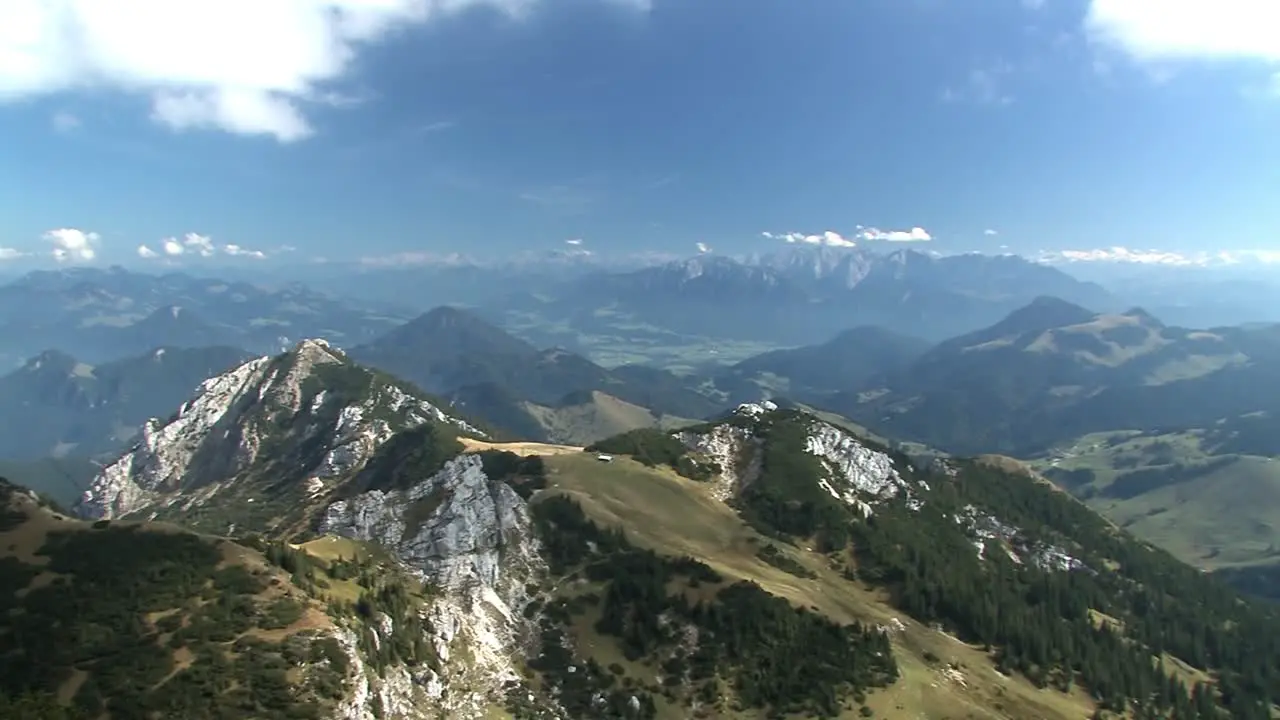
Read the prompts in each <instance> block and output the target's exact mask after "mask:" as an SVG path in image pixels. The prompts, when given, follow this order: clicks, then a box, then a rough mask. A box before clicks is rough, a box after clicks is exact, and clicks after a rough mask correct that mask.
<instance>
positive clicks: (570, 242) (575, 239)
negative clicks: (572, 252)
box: [564, 238, 582, 245]
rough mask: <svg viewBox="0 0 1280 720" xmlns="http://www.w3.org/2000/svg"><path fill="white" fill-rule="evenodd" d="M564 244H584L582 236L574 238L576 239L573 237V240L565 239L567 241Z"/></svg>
mask: <svg viewBox="0 0 1280 720" xmlns="http://www.w3.org/2000/svg"><path fill="white" fill-rule="evenodd" d="M564 244H565V245H581V244H582V238H574V239H572V240H565V241H564Z"/></svg>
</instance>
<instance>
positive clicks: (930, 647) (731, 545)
mask: <svg viewBox="0 0 1280 720" xmlns="http://www.w3.org/2000/svg"><path fill="white" fill-rule="evenodd" d="M509 449H512V450H513V451H516V452H520V453H522V454H542V455H543V456H544V458H545V460H546V463H547V466H548V471H549V481H550V484H549V486H548V487H547V489H545V490H543V491H542V492H541V494H540V496H539V497H545V496H547V495H549V494H567V495H570V496H572V497H574V498H575V499H577V500H578V501H579V502H580V503H581V505H582V508H583V510H585V511H586V513H587V514H588V515H589V516H590V517H591V518H592V519H593V520H595V521H596V522H597V523H600V524H602V525H606V526H611V527H622V528H625V531H626V533H627V536H628V537H629V539H631V540H632V541H633V542H635V543H636V544H639V545H641V546H645V547H649V548H652V549H654V550H656V551H658V552H660V553H663V554H669V555H676V556H679V555H689V556H692V557H694V558H696V559H698V560H701V561H702V562H704V563H706V564H708V565H710V566H711V567H712V568H714V569H715V570H716V571H718V572H719V573H721V574H722V575H724V576H725V577H726V578H729V579H730V580H736V579H746V580H751V581H754V582H756V583H759V584H760V585H761V586H762V587H763V588H764V589H766V590H767V591H769V592H771V593H773V594H775V595H779V596H781V597H785V598H787V599H788V600H790V601H791V602H792V603H794V604H796V605H798V606H803V607H811V608H814V609H816V610H817V611H819V612H821V613H823V614H825V615H827V616H828V617H831V618H832V619H835V620H838V621H841V622H851V621H855V620H857V621H861V622H864V623H874V624H878V625H884V626H888V627H891V628H898V627H900V628H901V629H900V630H895V631H894V647H895V652H896V656H897V660H898V663H899V666H900V669H901V671H902V678H901V679H900V680H899V681H898V682H897V683H895V684H894V685H893V686H892V687H890V688H888V689H887V690H882V691H878V692H875V693H873V694H872V695H871V696H870V698H869V700H868V702H867V705H868V706H869V707H870V708H871V709H872V710H873V711H874V717H880V718H903V719H906V718H920V719H926V718H927V719H929V720H935V719H937V720H943V719H945V718H953V719H959V718H984V719H986V718H991V719H995V718H1017V719H1019V720H1023V719H1025V720H1031V719H1043V720H1056V719H1058V718H1063V719H1065V718H1081V719H1082V718H1087V717H1089V715H1090V713H1091V712H1092V710H1093V708H1092V704H1091V703H1090V701H1089V700H1088V699H1087V698H1085V697H1083V695H1081V694H1078V693H1073V694H1070V695H1064V694H1062V693H1059V692H1057V691H1053V690H1038V689H1036V688H1034V687H1033V686H1032V685H1030V684H1029V683H1027V682H1026V681H1025V680H1023V679H1021V678H1011V677H1005V676H1003V675H1001V674H999V673H998V672H996V670H995V669H994V667H993V666H992V663H991V662H990V660H989V659H988V657H987V656H986V654H985V653H983V652H982V651H981V649H979V648H974V647H970V646H968V645H965V644H963V643H961V642H958V641H957V640H955V639H954V638H952V637H951V636H949V635H947V634H945V633H942V632H939V631H935V630H933V629H931V628H929V627H926V626H923V625H921V624H919V623H916V622H914V621H911V620H910V619H909V618H907V617H905V616H904V615H902V614H901V613H899V612H897V611H895V610H894V609H893V608H892V607H890V606H889V605H888V604H887V603H886V602H885V600H884V598H883V597H882V596H881V595H879V594H878V593H876V592H872V591H869V590H867V589H866V588H864V587H863V586H861V585H860V584H858V583H855V582H852V581H849V580H846V579H844V578H843V577H842V576H841V574H840V573H839V572H837V571H835V570H833V569H831V568H830V567H829V566H828V563H827V561H826V560H825V558H824V557H822V556H821V555H818V554H817V553H814V552H811V551H809V550H808V549H806V548H800V547H790V546H783V548H784V549H783V552H784V553H786V554H787V555H788V556H790V557H791V559H793V560H794V561H796V562H798V563H800V564H802V565H804V566H805V567H806V568H807V569H808V570H810V571H811V572H812V573H813V575H814V577H813V578H811V579H802V578H800V577H797V576H796V575H793V574H791V573H788V572H785V571H783V570H780V569H778V568H776V567H774V566H773V565H770V564H767V563H765V562H764V561H762V560H760V559H758V557H757V552H758V551H759V549H760V548H761V547H762V546H763V544H764V542H765V541H764V538H762V536H760V535H759V534H758V533H756V532H755V531H754V530H752V529H751V528H749V527H748V526H747V525H746V524H744V523H743V522H742V521H741V520H740V519H739V518H738V516H737V515H736V514H735V513H734V511H733V510H732V509H731V508H729V507H728V506H726V505H725V504H724V503H722V502H720V501H717V500H715V499H714V498H712V497H711V496H710V494H709V493H708V492H707V487H706V486H704V485H701V484H699V483H696V482H693V481H689V480H686V479H684V478H681V477H679V476H677V475H676V474H675V473H674V472H670V471H666V470H662V469H653V468H648V467H645V466H643V465H641V464H639V463H636V462H634V461H632V460H630V459H628V458H617V459H615V460H614V461H613V462H612V463H602V462H600V461H598V460H597V459H596V458H595V457H594V455H591V454H588V453H566V452H565V451H564V448H563V447H555V448H549V449H548V450H549V451H548V452H543V451H542V450H541V448H539V447H538V446H537V445H534V444H529V443H524V444H521V445H520V446H518V447H514V448H509ZM536 499H537V498H535V500H536ZM569 592H571V591H569ZM899 623H901V625H900V626H899ZM591 625H592V623H591V622H590V621H589V619H588V620H586V621H583V622H581V623H579V624H578V626H577V631H576V632H575V633H574V636H575V641H576V643H577V646H578V649H579V651H581V652H584V653H586V654H588V655H590V656H591V657H594V658H595V659H596V660H597V661H598V662H600V663H602V664H604V665H608V664H609V663H613V662H617V661H618V658H619V656H620V654H619V650H618V647H617V646H616V644H615V643H614V641H613V640H612V639H610V638H608V637H604V636H601V635H599V634H597V633H595V632H594V631H593V629H592V628H591ZM632 670H633V669H632V668H628V673H629V674H630V672H631V671H632ZM636 671H637V672H640V671H639V670H636ZM659 712H660V717H663V718H670V720H676V719H677V718H680V719H681V720H683V718H685V717H687V713H688V710H687V709H686V708H683V707H672V706H660V707H659ZM846 716H847V717H849V718H853V717H859V716H858V715H857V713H856V712H855V711H850V712H849V713H847V715H846ZM731 717H740V718H756V717H757V715H756V714H754V713H751V712H744V713H741V714H736V715H733V716H731Z"/></svg>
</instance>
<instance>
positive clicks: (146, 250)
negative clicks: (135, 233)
mask: <svg viewBox="0 0 1280 720" xmlns="http://www.w3.org/2000/svg"><path fill="white" fill-rule="evenodd" d="M219 252H221V253H222V254H223V255H230V256H232V257H247V258H255V259H262V258H265V257H266V256H267V254H266V253H265V252H263V251H261V250H251V249H249V248H246V247H244V246H243V245H236V244H234V243H227V244H225V245H218V244H217V243H215V242H214V241H213V238H211V237H209V236H208V235H201V234H200V233H194V232H189V233H187V234H185V235H183V236H182V238H181V239H179V238H176V237H167V238H165V239H163V240H161V241H160V251H159V252H157V251H155V250H153V249H151V247H150V246H149V245H139V246H138V257H141V258H146V259H148V260H152V259H155V258H158V257H161V256H162V255H163V256H164V257H170V258H176V257H180V256H184V255H189V254H190V255H198V256H200V257H204V258H207V257H213V256H214V255H216V254H218V253H219Z"/></svg>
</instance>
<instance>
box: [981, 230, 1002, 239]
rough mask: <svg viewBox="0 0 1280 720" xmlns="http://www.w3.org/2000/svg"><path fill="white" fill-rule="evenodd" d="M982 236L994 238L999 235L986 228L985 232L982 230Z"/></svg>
mask: <svg viewBox="0 0 1280 720" xmlns="http://www.w3.org/2000/svg"><path fill="white" fill-rule="evenodd" d="M982 234H983V235H986V236H987V237H995V236H996V235H999V234H1000V233H998V232H996V231H995V230H992V229H991V228H987V229H986V230H983V231H982Z"/></svg>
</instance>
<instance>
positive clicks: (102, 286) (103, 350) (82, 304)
mask: <svg viewBox="0 0 1280 720" xmlns="http://www.w3.org/2000/svg"><path fill="white" fill-rule="evenodd" d="M410 314H411V313H410ZM404 317H408V315H404V316H397V315H395V314H394V313H393V314H392V315H390V316H389V315H387V313H386V311H385V309H383V308H379V307H372V306H367V305H366V306H358V305H353V304H352V303H350V302H345V301H339V300H337V299H336V298H334V297H332V296H329V295H326V294H324V293H320V292H316V291H314V290H311V289H309V288H308V287H306V286H303V285H300V284H296V283H295V284H291V285H285V286H281V287H267V286H261V285H255V284H251V283H247V282H232V281H225V280H220V279H216V278H204V277H195V276H192V275H188V274H185V273H178V272H174V273H167V274H164V275H151V274H147V273H140V272H133V271H130V270H125V269H123V268H119V267H113V268H110V269H106V270H102V269H96V268H67V269H62V270H56V271H36V272H31V273H28V274H26V275H23V276H22V277H20V278H18V279H16V280H14V281H12V282H9V283H7V284H4V285H0V363H5V364H8V366H9V367H14V366H16V365H19V364H21V363H22V362H23V361H25V360H26V359H27V358H30V357H31V356H33V355H36V354H37V353H39V352H41V351H43V350H46V349H49V348H57V349H58V350H61V351H62V352H65V353H67V354H69V355H72V356H75V357H76V358H78V359H80V360H82V361H84V362H88V363H100V362H105V361H109V360H116V359H119V358H122V357H126V356H130V355H138V354H141V353H143V352H146V351H148V350H151V349H153V348H156V347H160V346H169V347H199V346H205V345H229V346H233V347H241V348H245V349H247V350H251V351H254V352H271V351H278V350H279V349H280V348H281V347H283V346H287V345H289V344H291V343H292V342H293V341H294V340H296V339H297V338H299V337H303V336H309V337H324V338H329V339H331V340H333V341H334V342H341V343H346V344H356V343H359V342H361V341H363V340H366V339H369V338H373V337H375V336H377V335H378V334H380V333H382V332H385V331H386V330H389V329H391V328H392V327H395V326H396V325H397V324H399V322H401V321H402V320H403V319H404ZM290 338H292V339H293V340H291V339H290Z"/></svg>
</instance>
